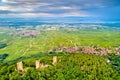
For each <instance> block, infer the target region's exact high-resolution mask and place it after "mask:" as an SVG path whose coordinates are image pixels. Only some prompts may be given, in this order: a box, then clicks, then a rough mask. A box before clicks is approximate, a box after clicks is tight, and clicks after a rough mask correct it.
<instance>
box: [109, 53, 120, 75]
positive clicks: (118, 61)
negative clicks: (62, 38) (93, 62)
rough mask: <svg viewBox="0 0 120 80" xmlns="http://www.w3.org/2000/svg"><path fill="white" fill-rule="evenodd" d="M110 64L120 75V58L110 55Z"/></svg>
mask: <svg viewBox="0 0 120 80" xmlns="http://www.w3.org/2000/svg"><path fill="white" fill-rule="evenodd" d="M108 57H109V59H110V63H111V64H112V65H113V68H114V69H116V70H117V71H118V72H119V74H120V56H119V55H115V54H109V55H108Z"/></svg>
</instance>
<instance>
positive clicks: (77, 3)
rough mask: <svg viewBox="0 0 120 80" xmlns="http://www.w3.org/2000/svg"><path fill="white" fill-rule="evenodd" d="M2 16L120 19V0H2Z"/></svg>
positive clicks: (0, 5) (0, 0)
mask: <svg viewBox="0 0 120 80" xmlns="http://www.w3.org/2000/svg"><path fill="white" fill-rule="evenodd" d="M0 18H42V19H46V20H47V19H49V18H51V20H52V18H53V19H60V20H62V19H67V20H68V19H73V20H81V19H83V20H86V19H87V20H92V19H95V20H96V21H102V20H103V21H105V20H110V21H120V0H0Z"/></svg>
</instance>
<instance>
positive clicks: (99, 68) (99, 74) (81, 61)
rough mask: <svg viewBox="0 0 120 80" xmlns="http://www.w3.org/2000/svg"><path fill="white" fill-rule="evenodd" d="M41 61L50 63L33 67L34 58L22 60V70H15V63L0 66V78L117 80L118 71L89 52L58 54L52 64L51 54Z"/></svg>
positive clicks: (119, 77)
mask: <svg viewBox="0 0 120 80" xmlns="http://www.w3.org/2000/svg"><path fill="white" fill-rule="evenodd" d="M40 61H41V63H44V64H50V65H51V66H49V67H48V68H45V69H42V68H40V69H37V70H36V69H35V66H34V65H35V59H28V60H24V61H23V63H24V70H25V71H24V72H18V71H16V65H15V64H4V65H1V66H0V67H1V68H0V79H10V80H16V79H17V80H119V79H120V76H119V74H118V72H117V71H116V70H115V69H114V68H112V67H111V64H109V63H107V62H106V60H105V59H104V57H100V56H95V55H89V54H81V53H77V54H70V55H66V56H59V57H58V63H57V64H56V65H52V64H51V63H52V56H49V57H48V56H46V57H41V58H40Z"/></svg>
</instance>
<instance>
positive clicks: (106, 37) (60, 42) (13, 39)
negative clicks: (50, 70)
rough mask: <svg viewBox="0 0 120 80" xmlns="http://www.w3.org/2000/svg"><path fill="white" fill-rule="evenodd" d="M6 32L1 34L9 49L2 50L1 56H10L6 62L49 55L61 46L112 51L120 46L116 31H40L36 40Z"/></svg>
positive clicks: (0, 51)
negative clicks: (87, 47) (88, 47)
mask: <svg viewBox="0 0 120 80" xmlns="http://www.w3.org/2000/svg"><path fill="white" fill-rule="evenodd" d="M4 31H6V33H1V34H0V42H1V43H6V44H7V47H5V48H2V49H0V54H4V53H6V54H9V56H8V57H7V58H6V59H5V62H6V61H10V60H15V59H17V58H19V57H22V56H30V55H33V54H38V53H40V54H41V53H48V51H49V50H51V49H54V48H56V47H59V46H68V47H74V46H76V45H78V46H100V47H105V48H109V49H112V50H114V49H115V48H116V47H118V46H120V32H119V31H114V30H113V31H112V30H92V29H83V30H78V31H67V30H57V31H56V30H52V31H40V34H39V35H38V36H37V37H35V38H32V37H28V38H20V37H19V36H13V35H10V34H8V32H9V31H10V30H9V29H8V30H7V29H6V30H4ZM11 31H12V30H11Z"/></svg>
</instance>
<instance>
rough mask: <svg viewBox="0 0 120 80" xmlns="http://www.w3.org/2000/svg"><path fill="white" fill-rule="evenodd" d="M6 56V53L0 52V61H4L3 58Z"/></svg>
mask: <svg viewBox="0 0 120 80" xmlns="http://www.w3.org/2000/svg"><path fill="white" fill-rule="evenodd" d="M7 56H8V54H1V55H0V63H1V62H3V61H4V59H6V58H7Z"/></svg>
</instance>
